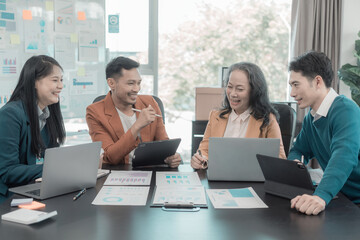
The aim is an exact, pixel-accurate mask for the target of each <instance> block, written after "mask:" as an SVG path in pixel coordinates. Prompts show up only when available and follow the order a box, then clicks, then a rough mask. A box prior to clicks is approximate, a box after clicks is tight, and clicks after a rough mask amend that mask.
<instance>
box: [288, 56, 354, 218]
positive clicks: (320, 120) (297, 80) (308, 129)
mask: <svg viewBox="0 0 360 240" xmlns="http://www.w3.org/2000/svg"><path fill="white" fill-rule="evenodd" d="M289 71H290V80H289V84H290V86H291V96H292V97H293V98H294V99H295V100H296V101H297V103H298V105H299V107H300V108H307V107H310V108H311V109H310V112H309V113H308V114H307V115H306V116H305V118H304V121H303V124H302V129H301V131H300V133H299V135H298V136H297V137H296V141H295V143H294V146H293V148H292V149H291V151H290V153H289V156H288V159H291V160H295V159H301V158H302V156H303V157H304V163H305V164H306V163H308V160H309V159H312V158H316V159H317V160H318V162H319V164H320V166H321V168H322V169H323V170H324V175H323V178H322V180H321V182H320V183H319V185H318V187H317V188H316V190H315V192H314V194H313V195H307V194H304V195H301V196H297V197H295V198H293V199H292V200H291V208H295V209H296V210H298V211H299V212H302V213H305V214H308V215H317V214H319V213H320V212H321V211H323V210H324V209H325V206H326V205H327V204H329V202H330V201H331V199H333V198H334V197H335V196H336V194H337V193H338V192H339V191H341V192H342V193H343V194H344V195H345V196H347V197H348V198H349V199H350V200H351V201H353V202H354V203H356V204H359V203H360V164H359V163H360V109H359V107H358V106H357V105H356V104H355V103H354V102H353V101H351V100H350V99H348V98H346V97H345V96H343V95H340V96H339V95H338V94H337V93H336V92H335V91H334V89H332V88H331V82H332V79H333V78H334V73H333V70H332V66H331V61H330V59H329V58H328V57H327V56H326V55H325V54H324V53H319V52H308V53H305V54H304V55H302V56H299V57H298V58H296V59H295V60H294V61H292V62H291V63H290V66H289Z"/></svg>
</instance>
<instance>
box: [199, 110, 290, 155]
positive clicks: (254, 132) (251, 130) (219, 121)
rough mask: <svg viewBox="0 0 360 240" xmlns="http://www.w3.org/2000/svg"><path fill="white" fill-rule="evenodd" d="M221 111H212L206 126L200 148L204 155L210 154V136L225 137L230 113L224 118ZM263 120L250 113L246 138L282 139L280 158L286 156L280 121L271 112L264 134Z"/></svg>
mask: <svg viewBox="0 0 360 240" xmlns="http://www.w3.org/2000/svg"><path fill="white" fill-rule="evenodd" d="M220 112H221V111H218V110H213V111H211V112H210V117H209V122H208V124H207V126H206V130H205V133H204V138H203V140H202V141H201V143H200V145H199V150H201V153H202V154H203V156H204V157H206V158H208V156H209V138H210V137H223V136H224V133H225V129H226V125H227V122H228V117H229V115H230V113H228V114H226V115H224V118H220V116H219V114H220ZM262 122H263V120H262V119H259V120H256V119H255V118H254V117H253V116H252V115H250V119H249V124H248V128H247V130H246V134H245V137H246V138H279V139H280V153H279V157H280V158H286V155H285V151H284V145H283V142H282V138H281V132H280V127H279V124H278V122H277V121H276V118H275V116H274V115H273V114H270V122H269V125H268V126H266V127H265V128H264V129H263V131H262V134H260V126H261V124H262Z"/></svg>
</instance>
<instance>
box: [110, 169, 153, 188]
mask: <svg viewBox="0 0 360 240" xmlns="http://www.w3.org/2000/svg"><path fill="white" fill-rule="evenodd" d="M151 176H152V171H111V173H110V175H109V176H108V177H107V179H106V181H105V183H104V185H150V182H151Z"/></svg>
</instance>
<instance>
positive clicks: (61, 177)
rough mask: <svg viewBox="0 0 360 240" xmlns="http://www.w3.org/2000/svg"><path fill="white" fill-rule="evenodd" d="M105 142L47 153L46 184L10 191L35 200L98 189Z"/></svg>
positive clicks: (45, 166)
mask: <svg viewBox="0 0 360 240" xmlns="http://www.w3.org/2000/svg"><path fill="white" fill-rule="evenodd" d="M100 149H101V142H93V143H86V144H81V145H76V146H69V147H58V148H49V149H46V150H45V156H44V166H43V173H42V182H41V183H34V184H28V185H24V186H20V187H15V188H10V189H9V191H10V192H14V193H17V194H20V195H25V196H28V197H32V198H35V199H46V198H50V197H55V196H58V195H61V194H65V193H69V192H74V191H78V190H80V189H83V188H90V187H94V186H95V184H96V179H97V169H98V167H99V159H100V158H99V156H100Z"/></svg>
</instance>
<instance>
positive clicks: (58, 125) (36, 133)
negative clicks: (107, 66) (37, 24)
mask: <svg viewBox="0 0 360 240" xmlns="http://www.w3.org/2000/svg"><path fill="white" fill-rule="evenodd" d="M62 72H63V70H62V68H61V66H60V64H59V63H58V62H57V61H56V60H55V59H53V58H51V57H49V56H44V55H41V56H33V57H31V58H30V59H28V60H27V61H26V63H25V65H24V67H23V69H22V70H21V73H20V76H19V81H18V83H17V85H16V87H15V90H14V92H13V94H12V96H11V98H10V100H9V102H8V103H7V104H6V105H5V106H4V107H2V108H1V109H0V202H2V201H4V200H5V199H6V198H7V197H8V196H9V192H8V188H10V187H15V186H19V185H24V184H28V183H29V182H31V181H34V180H35V179H36V178H39V177H41V175H42V157H43V154H44V151H45V149H46V148H48V147H56V146H59V145H60V144H62V143H63V142H64V139H65V128H64V123H63V119H62V115H61V111H60V104H59V94H60V92H61V90H62V88H63V82H62Z"/></svg>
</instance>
